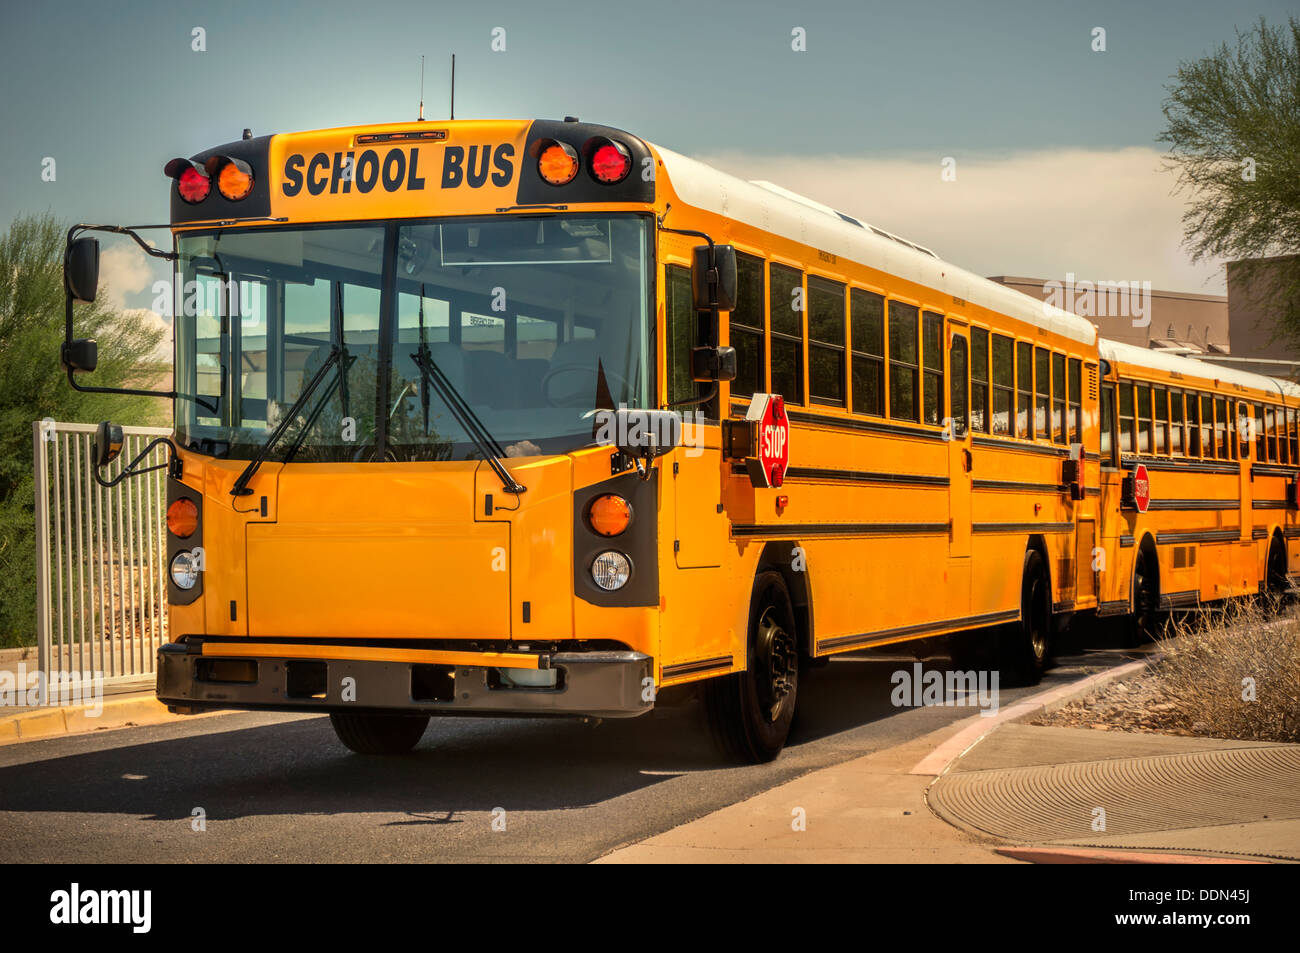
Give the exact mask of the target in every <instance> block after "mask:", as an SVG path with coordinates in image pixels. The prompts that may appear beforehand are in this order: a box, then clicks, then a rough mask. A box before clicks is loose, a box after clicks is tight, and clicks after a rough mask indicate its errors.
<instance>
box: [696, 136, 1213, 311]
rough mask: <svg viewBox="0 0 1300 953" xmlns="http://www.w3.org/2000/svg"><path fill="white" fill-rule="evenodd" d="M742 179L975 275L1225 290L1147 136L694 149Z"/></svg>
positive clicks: (1205, 291)
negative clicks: (947, 173)
mask: <svg viewBox="0 0 1300 953" xmlns="http://www.w3.org/2000/svg"><path fill="white" fill-rule="evenodd" d="M696 158H699V159H700V160H702V161H704V162H707V163H709V164H710V165H713V166H716V167H718V168H720V169H723V170H725V171H727V172H730V173H732V174H733V175H738V176H740V177H741V178H744V179H766V180H768V181H771V182H774V183H775V184H777V185H779V186H782V187H783V188H787V189H790V190H792V191H794V192H799V193H802V194H803V195H806V196H808V197H809V198H812V199H815V200H817V201H819V202H822V203H823V204H826V205H830V206H832V207H833V208H836V209H839V210H840V211H842V212H845V213H847V214H849V215H852V216H854V217H855V218H861V219H862V220H863V221H866V222H869V223H870V224H872V225H876V226H878V227H880V228H883V229H886V230H887V231H891V232H894V233H895V234H897V235H900V236H901V237H903V238H907V239H910V240H911V241H914V242H917V243H918V244H921V245H924V246H926V247H927V248H930V249H933V250H934V252H935V253H936V254H937V255H939V257H941V258H943V259H945V260H947V261H950V262H952V263H953V264H955V265H958V266H960V267H963V268H966V269H968V270H970V271H973V272H976V273H977V274H981V275H1021V276H1029V277H1036V278H1044V279H1051V278H1057V279H1063V278H1064V277H1065V275H1066V273H1067V272H1073V273H1074V274H1075V275H1076V276H1078V277H1079V278H1081V279H1082V278H1090V279H1093V280H1111V281H1117V280H1129V281H1135V280H1136V281H1150V282H1151V285H1152V287H1153V288H1157V289H1160V290H1169V291H1186V292H1192V293H1196V294H1224V293H1225V291H1224V288H1225V279H1224V272H1223V267H1222V263H1221V262H1202V263H1200V264H1193V263H1192V261H1191V258H1190V256H1189V255H1188V253H1187V252H1186V250H1185V249H1184V248H1183V247H1182V235H1183V232H1182V221H1181V219H1182V215H1183V212H1184V210H1185V209H1186V197H1185V196H1183V195H1178V196H1175V195H1172V194H1171V190H1172V188H1173V186H1174V175H1173V173H1171V172H1167V171H1163V169H1162V157H1161V153H1159V152H1157V151H1156V150H1154V149H1149V148H1136V147H1134V148H1127V149H1118V150H1110V151H1092V150H1083V149H1068V150H1047V151H1037V152H1025V153H1017V154H1012V155H1008V156H1001V157H997V156H970V157H964V156H961V155H956V156H954V157H953V158H955V159H956V173H957V176H956V181H952V182H945V181H942V180H941V178H940V160H941V158H942V157H940V156H933V157H914V158H892V159H858V158H852V157H844V156H831V157H823V158H810V157H808V156H797V157H796V156H776V157H753V156H744V155H740V154H735V153H716V154H713V155H701V156H697V157H696Z"/></svg>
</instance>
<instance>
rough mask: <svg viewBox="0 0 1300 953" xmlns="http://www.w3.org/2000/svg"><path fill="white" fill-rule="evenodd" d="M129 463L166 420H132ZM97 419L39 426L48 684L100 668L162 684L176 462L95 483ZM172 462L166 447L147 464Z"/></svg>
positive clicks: (40, 581) (39, 560)
mask: <svg viewBox="0 0 1300 953" xmlns="http://www.w3.org/2000/svg"><path fill="white" fill-rule="evenodd" d="M122 430H123V434H124V437H125V439H124V441H123V444H122V453H121V456H120V457H118V459H117V461H116V462H114V463H113V464H111V465H110V466H108V467H106V468H105V476H106V477H111V476H115V475H117V474H118V473H119V472H121V469H122V465H123V464H124V463H126V462H127V461H129V460H131V459H133V458H134V457H135V455H136V454H137V453H139V452H140V451H141V450H143V449H144V447H145V445H146V444H147V443H148V442H149V441H150V440H153V439H154V438H155V437H158V436H161V435H164V434H167V433H170V431H169V430H165V429H161V428H158V427H123V428H122ZM94 435H95V426H94V425H93V424H69V423H58V422H55V421H52V420H45V421H37V422H35V423H34V424H33V425H32V449H33V456H34V461H35V474H36V577H37V601H36V623H37V632H38V636H39V639H40V655H39V659H40V666H41V671H42V672H43V673H44V675H45V677H46V679H47V684H49V685H51V686H54V685H59V684H60V683H63V684H68V683H69V682H70V681H81V680H85V679H90V678H93V677H97V676H98V673H102V677H103V686H104V687H103V690H104V691H106V692H113V691H126V690H131V689H137V688H144V687H148V686H149V685H151V684H152V683H153V680H154V672H155V655H156V653H157V651H158V646H159V645H160V644H161V643H163V642H165V641H166V639H167V632H166V629H167V587H166V583H165V580H166V576H165V573H166V570H167V567H166V562H167V543H166V537H165V536H164V533H165V525H164V519H165V510H166V505H167V502H166V501H167V491H166V483H165V480H166V476H165V474H166V471H165V470H155V471H153V472H152V473H146V474H143V475H142V476H136V477H128V478H127V479H125V480H123V481H122V482H121V483H119V484H118V485H117V486H115V487H113V488H112V489H104V488H103V487H101V486H100V485H99V484H98V483H96V482H95V478H94V476H93V471H94V459H93V458H94V448H93V444H94ZM165 462H167V450H166V448H165V447H156V448H154V450H153V451H152V452H151V453H150V455H149V457H148V458H147V459H146V460H144V461H142V462H141V464H140V465H141V467H145V466H153V465H154V464H159V463H165Z"/></svg>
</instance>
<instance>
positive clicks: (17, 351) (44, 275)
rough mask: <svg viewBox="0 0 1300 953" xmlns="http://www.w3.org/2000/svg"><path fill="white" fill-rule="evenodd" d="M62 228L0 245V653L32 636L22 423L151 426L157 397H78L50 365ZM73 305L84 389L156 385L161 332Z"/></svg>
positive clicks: (58, 317) (33, 219) (55, 340)
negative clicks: (91, 347)
mask: <svg viewBox="0 0 1300 953" xmlns="http://www.w3.org/2000/svg"><path fill="white" fill-rule="evenodd" d="M64 233H65V227H64V226H63V225H61V224H60V223H59V222H58V221H56V220H55V219H54V218H53V217H51V216H49V215H44V216H23V217H20V218H18V219H16V220H15V221H14V222H13V224H12V225H11V226H10V227H9V230H8V231H7V232H6V233H5V234H4V235H3V236H0V646H3V645H24V644H27V645H29V644H31V643H32V642H33V641H34V639H35V633H36V535H35V534H36V525H35V510H34V506H35V503H34V496H33V482H32V422H33V421H37V420H42V419H44V418H46V417H52V418H54V419H55V420H59V421H78V422H83V423H95V422H98V421H100V420H105V419H112V420H114V421H117V422H119V423H127V424H157V423H161V422H163V421H164V420H165V419H166V403H165V402H164V401H161V400H159V399H157V398H149V397H127V396H120V395H113V394H83V393H81V392H79V391H76V390H73V389H72V388H71V387H70V386H69V385H68V381H67V376H66V374H65V373H64V371H63V369H62V368H61V367H60V365H59V344H60V342H61V341H62V340H63V319H64V311H63V247H64V246H63V242H64ZM102 300H103V299H102V296H101V298H100V300H99V301H96V302H95V303H94V304H79V305H77V306H76V312H75V320H76V325H75V330H76V333H77V335H78V336H79V337H88V338H94V339H96V340H97V341H98V342H99V355H100V357H99V366H98V368H97V369H96V370H95V372H94V374H93V375H92V376H93V380H94V383H95V384H97V385H100V386H105V387H114V386H137V387H141V386H143V387H149V386H156V382H157V381H158V379H159V378H160V377H161V376H163V375H165V374H166V369H167V366H166V365H165V364H163V363H160V362H158V361H157V360H156V359H155V358H154V357H153V353H154V349H155V348H156V347H157V346H158V344H159V342H160V341H161V340H162V337H163V331H162V330H161V329H160V328H157V327H152V326H151V325H150V324H149V323H147V322H146V321H145V319H144V318H143V316H141V315H138V314H119V313H117V312H115V311H114V310H112V309H111V308H108V307H106V306H105V305H104V304H103V303H102Z"/></svg>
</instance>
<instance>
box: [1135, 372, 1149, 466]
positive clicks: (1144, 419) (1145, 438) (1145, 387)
mask: <svg viewBox="0 0 1300 953" xmlns="http://www.w3.org/2000/svg"><path fill="white" fill-rule="evenodd" d="M1137 428H1138V444H1137V449H1138V453H1141V454H1149V453H1150V452H1151V385H1150V384H1140V385H1138V389H1137Z"/></svg>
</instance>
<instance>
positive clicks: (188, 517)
mask: <svg viewBox="0 0 1300 953" xmlns="http://www.w3.org/2000/svg"><path fill="white" fill-rule="evenodd" d="M198 528H199V508H198V507H197V506H195V505H194V501H193V500H188V499H186V498H185V497H181V498H180V499H179V500H172V502H171V505H170V506H168V507H167V532H169V533H171V534H172V535H173V536H179V537H180V538H181V539H186V538H188V537H190V536H193V535H194V531H195V530H196V529H198Z"/></svg>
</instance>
